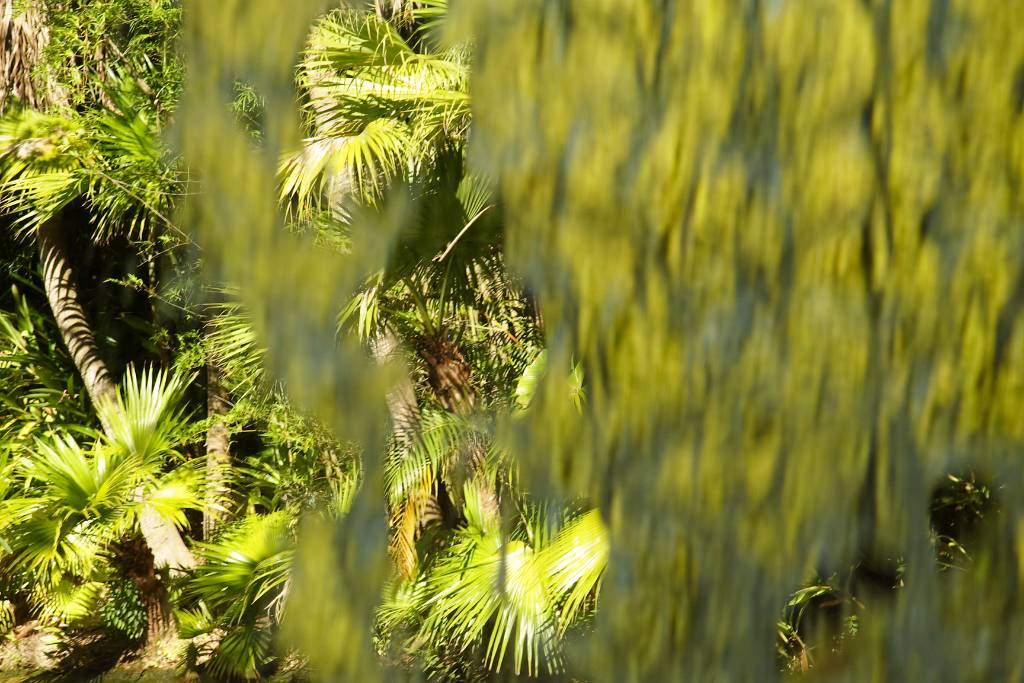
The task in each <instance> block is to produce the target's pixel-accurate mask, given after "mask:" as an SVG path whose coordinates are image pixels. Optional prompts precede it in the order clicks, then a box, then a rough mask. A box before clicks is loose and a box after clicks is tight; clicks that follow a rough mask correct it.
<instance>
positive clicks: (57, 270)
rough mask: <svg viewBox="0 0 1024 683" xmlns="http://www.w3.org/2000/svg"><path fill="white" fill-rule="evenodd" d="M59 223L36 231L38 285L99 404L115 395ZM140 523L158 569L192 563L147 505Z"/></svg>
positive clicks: (171, 527)
mask: <svg viewBox="0 0 1024 683" xmlns="http://www.w3.org/2000/svg"><path fill="white" fill-rule="evenodd" d="M63 228H64V226H63V222H62V218H61V216H59V215H58V216H56V217H54V218H52V219H50V220H49V221H47V222H46V223H44V224H43V225H41V226H40V227H39V229H38V231H37V232H36V240H37V243H38V246H39V257H40V259H41V260H42V263H43V288H44V290H45V291H46V298H47V299H48V300H49V302H50V309H51V310H52V311H53V317H54V318H55V319H56V321H57V329H58V330H59V331H60V335H61V339H62V340H63V341H64V344H65V345H66V346H67V347H68V352H69V353H70V354H71V358H72V360H73V361H74V363H75V367H76V368H77V369H78V372H79V374H80V375H81V376H82V381H83V382H84V383H85V390H86V392H88V394H89V398H90V399H92V403H93V405H94V406H96V407H98V406H100V405H102V404H103V403H104V402H108V401H112V400H114V399H115V397H116V395H117V387H116V386H115V385H114V381H113V379H111V377H110V372H109V370H107V365H106V363H105V362H104V361H103V358H102V357H101V356H100V351H99V345H98V344H97V343H96V337H95V335H94V334H93V332H92V328H91V327H90V326H89V321H88V318H87V317H86V315H85V309H84V308H83V307H82V304H81V301H80V300H79V296H78V287H77V285H76V283H75V277H74V271H73V269H72V267H71V261H70V260H69V259H68V255H67V248H66V244H65V240H64V232H63ZM97 412H101V411H97ZM103 430H104V431H105V432H107V433H108V435H109V433H110V425H108V424H104V425H103ZM139 526H140V527H141V530H142V535H143V537H144V538H145V539H146V543H147V544H148V545H149V548H150V550H151V551H152V553H153V560H154V562H155V564H156V567H157V568H163V567H168V568H170V569H171V570H172V571H179V570H182V569H187V568H190V567H194V566H195V558H194V557H192V553H191V552H189V549H188V548H187V547H186V546H185V542H184V541H182V539H181V535H180V534H179V533H178V530H177V529H176V528H175V527H174V525H173V524H171V523H170V522H168V521H167V520H165V519H164V518H163V517H161V516H160V515H158V514H157V513H155V512H153V511H152V510H146V511H144V512H143V513H142V514H141V515H140V519H139Z"/></svg>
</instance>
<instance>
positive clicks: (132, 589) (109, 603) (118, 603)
mask: <svg viewBox="0 0 1024 683" xmlns="http://www.w3.org/2000/svg"><path fill="white" fill-rule="evenodd" d="M99 616H100V621H101V622H102V623H103V625H104V626H106V627H107V628H112V629H116V630H118V631H120V632H121V633H123V634H125V635H126V636H128V637H129V638H131V639H133V640H138V639H139V638H141V637H142V634H143V633H144V632H145V629H146V610H145V608H144V607H143V605H142V599H141V596H140V595H139V589H138V588H137V587H136V585H135V583H134V582H132V581H130V580H128V579H119V580H115V581H113V582H111V583H110V584H108V585H107V594H106V598H105V599H104V601H103V606H102V607H100V614H99Z"/></svg>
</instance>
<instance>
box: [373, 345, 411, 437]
mask: <svg viewBox="0 0 1024 683" xmlns="http://www.w3.org/2000/svg"><path fill="white" fill-rule="evenodd" d="M398 348H399V343H398V338H397V337H396V336H395V335H394V333H393V332H391V331H390V330H384V331H383V332H381V333H380V334H379V335H377V337H376V338H375V339H374V340H373V342H372V343H371V344H370V351H371V353H372V354H373V358H374V360H375V361H377V363H378V364H379V365H385V364H387V363H390V362H393V361H394V359H395V356H396V355H397V353H398ZM386 400H387V404H388V414H389V415H390V416H391V428H392V429H393V430H394V432H395V438H397V439H398V442H399V443H400V444H401V445H402V446H409V445H410V444H411V443H412V440H413V439H414V438H415V437H416V430H417V429H418V427H419V420H420V409H419V406H418V405H417V404H416V392H415V391H414V389H413V386H412V380H411V379H409V374H408V373H403V374H402V376H401V378H400V379H399V382H398V383H397V384H396V385H395V386H394V387H392V388H391V390H390V391H389V392H388V393H387V396H386Z"/></svg>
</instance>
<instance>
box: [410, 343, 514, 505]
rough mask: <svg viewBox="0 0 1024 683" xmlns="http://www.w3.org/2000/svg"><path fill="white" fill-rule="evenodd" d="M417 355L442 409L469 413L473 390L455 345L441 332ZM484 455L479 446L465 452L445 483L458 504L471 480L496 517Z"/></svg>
mask: <svg viewBox="0 0 1024 683" xmlns="http://www.w3.org/2000/svg"><path fill="white" fill-rule="evenodd" d="M419 355H420V357H421V358H422V359H423V360H424V361H425V363H426V365H427V382H428V383H429V384H430V387H431V389H433V391H434V395H435V396H437V400H438V402H439V403H440V404H441V405H442V406H443V407H444V409H445V410H448V411H450V412H452V413H455V414H456V415H468V414H469V413H472V412H473V408H474V407H475V406H476V389H474V387H473V378H472V376H471V373H470V368H469V363H467V362H466V359H465V357H464V356H463V355H462V352H461V351H460V350H459V347H458V345H457V344H456V343H455V342H453V341H452V340H451V339H449V338H448V337H447V336H446V335H445V334H444V333H443V332H441V333H439V334H434V335H430V336H426V337H424V338H423V339H422V340H421V341H420V348H419ZM486 455H487V453H486V449H484V448H482V447H472V448H469V449H468V450H467V452H466V453H465V454H464V460H463V462H462V463H461V467H460V468H459V469H458V470H457V471H454V472H452V473H451V474H450V475H449V476H451V477H452V480H451V481H450V482H448V483H449V484H450V486H449V491H448V495H449V497H451V498H452V499H453V500H454V501H457V504H459V505H461V503H462V485H463V484H465V482H466V480H469V481H472V482H473V485H474V486H475V488H476V489H477V490H478V491H479V492H480V498H481V502H482V503H483V507H484V511H485V513H486V514H488V515H490V516H494V517H497V515H498V513H499V509H498V492H497V490H496V488H495V486H494V483H493V482H491V481H489V480H488V479H487V477H486V474H485V472H484V458H485V457H486Z"/></svg>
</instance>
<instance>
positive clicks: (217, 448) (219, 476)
mask: <svg viewBox="0 0 1024 683" xmlns="http://www.w3.org/2000/svg"><path fill="white" fill-rule="evenodd" d="M230 409H231V402H230V401H229V398H228V393H227V391H226V390H225V388H224V373H223V371H222V370H221V367H220V364H219V363H218V362H217V360H216V359H214V358H207V361H206V417H207V420H208V421H209V425H208V426H207V428H206V498H205V501H204V505H203V538H204V539H207V540H209V539H210V538H212V537H213V533H214V531H215V530H216V528H217V525H218V524H220V523H221V522H222V521H224V517H225V515H226V510H225V506H226V505H227V504H228V503H229V502H230V501H229V495H228V488H227V483H228V478H229V474H230V470H231V432H230V431H229V430H228V425H227V423H226V422H225V421H224V416H225V415H227V413H228V411H229V410H230Z"/></svg>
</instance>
